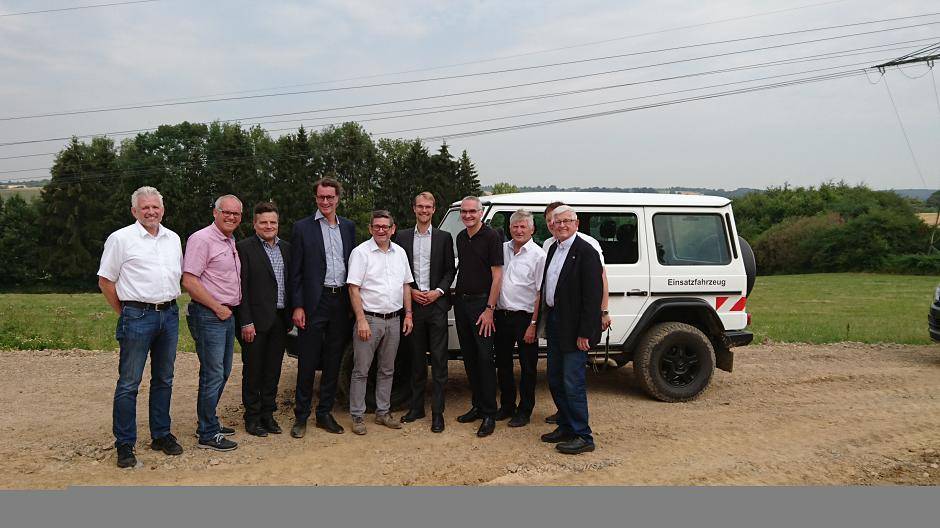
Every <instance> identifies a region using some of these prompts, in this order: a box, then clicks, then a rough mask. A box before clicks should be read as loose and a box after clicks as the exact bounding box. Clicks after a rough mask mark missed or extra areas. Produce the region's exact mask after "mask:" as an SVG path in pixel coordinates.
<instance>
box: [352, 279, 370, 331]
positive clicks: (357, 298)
mask: <svg viewBox="0 0 940 528" xmlns="http://www.w3.org/2000/svg"><path fill="white" fill-rule="evenodd" d="M348 286H349V304H351V305H352V310H353V315H355V316H356V335H358V336H359V339H360V340H361V341H368V340H369V338H370V337H372V330H371V329H370V328H369V321H366V314H365V311H363V309H362V295H360V293H359V285H358V284H349V285H348Z"/></svg>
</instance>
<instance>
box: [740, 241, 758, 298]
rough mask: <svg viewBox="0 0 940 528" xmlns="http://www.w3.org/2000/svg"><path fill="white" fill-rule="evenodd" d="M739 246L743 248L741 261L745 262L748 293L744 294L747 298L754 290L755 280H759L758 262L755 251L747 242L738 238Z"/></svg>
mask: <svg viewBox="0 0 940 528" xmlns="http://www.w3.org/2000/svg"><path fill="white" fill-rule="evenodd" d="M738 245H740V246H741V259H742V260H744V273H745V274H746V275H747V293H745V294H744V295H745V296H747V295H750V294H751V290H753V289H754V279H756V278H757V260H756V259H755V258H754V250H753V249H751V245H750V244H748V243H747V240H744V238H743V237H738Z"/></svg>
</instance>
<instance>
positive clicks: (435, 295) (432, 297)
mask: <svg viewBox="0 0 940 528" xmlns="http://www.w3.org/2000/svg"><path fill="white" fill-rule="evenodd" d="M443 295H444V294H443V293H441V290H431V291H429V292H425V293H424V297H425V298H426V299H427V300H428V304H432V303H434V301H436V300H438V299H440V298H441V297H442V296H443Z"/></svg>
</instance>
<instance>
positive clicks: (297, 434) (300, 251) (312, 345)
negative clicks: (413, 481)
mask: <svg viewBox="0 0 940 528" xmlns="http://www.w3.org/2000/svg"><path fill="white" fill-rule="evenodd" d="M314 190H315V192H316V198H317V212H316V213H315V214H314V215H313V216H308V217H307V218H304V219H303V220H300V221H299V222H297V223H296V224H294V227H293V233H292V237H291V262H290V269H289V270H288V277H289V279H288V292H289V296H290V306H291V308H292V319H293V323H294V325H295V326H296V327H297V328H298V329H299V333H298V335H297V348H298V358H297V396H296V399H295V403H294V418H295V421H294V426H293V427H292V428H291V432H290V434H291V436H293V437H294V438H303V436H304V435H305V434H306V432H307V420H308V419H309V418H310V409H311V406H312V402H313V381H314V377H315V376H316V371H317V368H318V367H319V368H321V370H322V373H321V374H320V394H319V401H318V402H317V408H316V425H317V427H319V428H321V429H323V430H325V431H327V432H330V433H334V434H341V433H342V432H343V427H342V426H341V425H339V424H338V423H336V420H335V419H334V418H333V414H332V413H333V403H334V401H335V400H336V382H337V379H338V377H339V364H340V359H342V355H343V348H344V347H345V345H346V340H347V339H349V336H350V331H351V329H352V321H351V319H350V307H349V294H348V293H347V291H346V268H347V266H348V264H349V254H350V253H351V252H352V249H353V243H354V240H355V238H356V226H355V225H354V224H353V223H352V221H350V220H348V219H346V218H343V217H341V216H339V215H337V214H336V207H337V206H338V205H339V201H340V198H341V197H342V195H343V187H342V185H340V183H339V182H338V181H337V180H335V179H333V178H322V179H320V180H318V181H317V182H316V183H315V184H314Z"/></svg>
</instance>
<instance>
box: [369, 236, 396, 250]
mask: <svg viewBox="0 0 940 528" xmlns="http://www.w3.org/2000/svg"><path fill="white" fill-rule="evenodd" d="M366 244H368V248H369V251H382V248H380V247H379V245H378V244H376V243H375V239H374V238H369V240H368V241H367V242H366ZM388 251H389V253H391V252H393V251H395V244H393V243H392V242H391V241H389V243H388Z"/></svg>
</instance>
